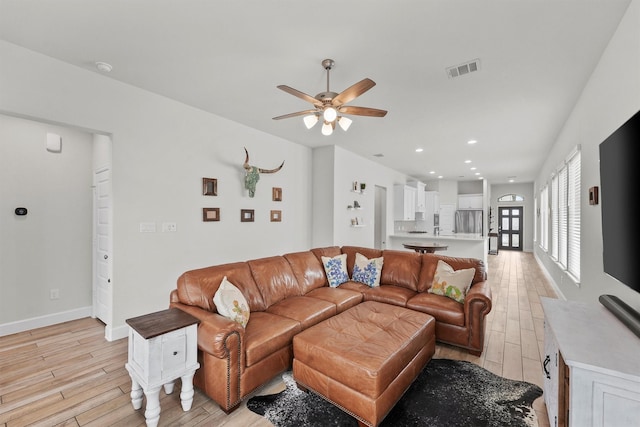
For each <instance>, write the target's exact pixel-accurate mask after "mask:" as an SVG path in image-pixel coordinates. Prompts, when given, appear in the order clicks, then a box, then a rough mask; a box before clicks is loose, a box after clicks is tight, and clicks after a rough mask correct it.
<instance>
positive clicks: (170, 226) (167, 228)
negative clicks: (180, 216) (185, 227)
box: [162, 222, 178, 233]
mask: <svg viewBox="0 0 640 427" xmlns="http://www.w3.org/2000/svg"><path fill="white" fill-rule="evenodd" d="M177 230H178V227H177V225H176V223H175V222H163V223H162V232H163V233H175V232H176V231H177Z"/></svg>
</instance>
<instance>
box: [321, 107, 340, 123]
mask: <svg viewBox="0 0 640 427" xmlns="http://www.w3.org/2000/svg"><path fill="white" fill-rule="evenodd" d="M323 117H324V120H325V121H326V122H332V121H334V120H335V119H336V117H338V112H337V111H336V109H335V108H333V107H327V108H325V109H324V113H323Z"/></svg>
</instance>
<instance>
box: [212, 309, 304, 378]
mask: <svg viewBox="0 0 640 427" xmlns="http://www.w3.org/2000/svg"><path fill="white" fill-rule="evenodd" d="M300 331H302V327H301V326H300V322H298V321H296V320H292V319H288V318H286V317H282V316H278V315H277V314H272V313H267V312H264V311H259V312H256V313H251V320H250V321H249V323H247V327H246V329H245V332H244V346H245V365H246V366H252V365H254V364H255V363H258V362H260V361H261V360H263V359H264V358H266V357H268V356H271V355H272V354H273V353H275V352H277V351H278V350H280V349H281V348H283V347H286V346H289V345H291V343H292V341H293V337H294V336H295V335H296V334H298V333H299V332H300ZM220 380H221V381H222V378H221V379H220Z"/></svg>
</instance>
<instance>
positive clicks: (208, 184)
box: [202, 178, 218, 196]
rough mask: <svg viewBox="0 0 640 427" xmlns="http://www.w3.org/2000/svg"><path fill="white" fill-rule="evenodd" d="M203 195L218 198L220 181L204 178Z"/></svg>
mask: <svg viewBox="0 0 640 427" xmlns="http://www.w3.org/2000/svg"><path fill="white" fill-rule="evenodd" d="M202 195H203V196H217V195H218V180H217V179H215V178H202Z"/></svg>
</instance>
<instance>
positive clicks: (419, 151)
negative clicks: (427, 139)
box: [416, 148, 424, 153]
mask: <svg viewBox="0 0 640 427" xmlns="http://www.w3.org/2000/svg"><path fill="white" fill-rule="evenodd" d="M423 151H424V148H416V153H422V152H423Z"/></svg>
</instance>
